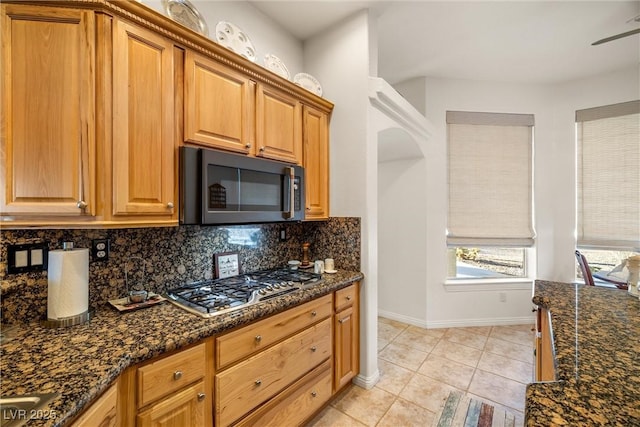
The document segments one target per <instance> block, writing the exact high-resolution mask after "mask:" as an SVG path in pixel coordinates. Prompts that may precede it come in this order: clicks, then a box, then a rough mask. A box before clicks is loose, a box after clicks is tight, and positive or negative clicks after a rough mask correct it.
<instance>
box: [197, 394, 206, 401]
mask: <svg viewBox="0 0 640 427" xmlns="http://www.w3.org/2000/svg"><path fill="white" fill-rule="evenodd" d="M205 397H207V395H206V394H204V393H198V402H202V401H203V400H204V398H205Z"/></svg>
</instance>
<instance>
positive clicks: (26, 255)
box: [7, 242, 49, 274]
mask: <svg viewBox="0 0 640 427" xmlns="http://www.w3.org/2000/svg"><path fill="white" fill-rule="evenodd" d="M48 261H49V242H37V243H24V244H19V245H11V244H10V245H7V273H8V274H18V273H28V272H30V271H45V270H46V269H47V264H49V262H48Z"/></svg>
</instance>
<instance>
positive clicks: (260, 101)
mask: <svg viewBox="0 0 640 427" xmlns="http://www.w3.org/2000/svg"><path fill="white" fill-rule="evenodd" d="M256 104H257V106H256V118H257V119H256V122H257V134H256V140H257V147H256V148H257V151H256V155H257V156H260V157H265V158H268V159H273V160H281V161H284V162H289V163H295V164H302V105H301V104H300V101H298V100H296V99H295V98H293V97H292V96H289V95H287V94H285V93H282V92H280V91H278V90H276V89H273V88H270V87H266V86H264V85H258V88H257V96H256Z"/></svg>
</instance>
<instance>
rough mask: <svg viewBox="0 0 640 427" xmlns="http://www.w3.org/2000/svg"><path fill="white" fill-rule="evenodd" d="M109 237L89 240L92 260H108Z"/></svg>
mask: <svg viewBox="0 0 640 427" xmlns="http://www.w3.org/2000/svg"><path fill="white" fill-rule="evenodd" d="M109 246H110V242H109V239H93V240H92V241H91V257H92V259H93V260H94V261H108V260H109Z"/></svg>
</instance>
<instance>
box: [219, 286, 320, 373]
mask: <svg viewBox="0 0 640 427" xmlns="http://www.w3.org/2000/svg"><path fill="white" fill-rule="evenodd" d="M329 316H331V295H326V296H324V297H322V298H318V299H316V300H313V301H310V302H308V303H306V304H303V305H301V306H298V307H294V308H292V309H290V310H287V311H285V312H283V313H280V314H276V315H275V316H273V317H270V318H268V319H264V320H261V321H259V322H256V323H253V324H251V325H249V326H245V327H243V328H242V329H239V330H236V331H233V332H231V333H228V334H226V335H223V336H220V337H218V338H216V367H217V368H218V369H222V368H224V367H225V366H228V365H230V364H231V363H233V362H236V361H238V360H241V359H244V358H246V357H247V356H249V355H251V354H253V353H255V352H256V351H260V350H263V349H265V348H267V347H268V346H270V345H272V344H274V343H276V342H278V341H280V340H281V339H283V338H285V337H287V336H289V335H291V334H294V333H296V332H298V331H300V330H302V329H304V328H306V327H308V326H309V325H312V324H314V323H315V322H317V321H318V320H321V319H324V318H325V317H329Z"/></svg>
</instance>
